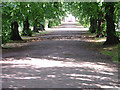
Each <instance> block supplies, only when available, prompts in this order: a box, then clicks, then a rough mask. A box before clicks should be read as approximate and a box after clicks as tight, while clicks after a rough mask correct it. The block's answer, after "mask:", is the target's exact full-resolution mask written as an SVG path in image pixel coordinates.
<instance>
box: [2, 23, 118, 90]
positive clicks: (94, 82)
mask: <svg viewBox="0 0 120 90" xmlns="http://www.w3.org/2000/svg"><path fill="white" fill-rule="evenodd" d="M69 28H71V30H70V29H69ZM75 28H76V30H75ZM54 29H56V30H55V31H54V32H53V33H51V34H49V35H46V36H44V37H48V38H51V39H52V40H49V39H48V40H45V41H40V42H31V43H29V44H28V45H27V46H23V47H21V48H14V49H8V51H7V52H3V61H0V63H2V83H3V84H2V86H3V88H117V87H118V70H117V64H115V63H113V62H111V58H110V57H108V56H104V55H101V54H100V53H98V52H97V51H93V50H88V49H87V48H86V44H87V40H85V39H82V37H84V36H83V35H82V34H83V33H86V31H85V30H88V29H87V28H83V27H82V26H79V25H78V24H63V25H61V27H59V28H53V30H54ZM72 29H74V30H72ZM51 30H52V29H51ZM81 30H83V31H81ZM53 38H55V39H53ZM3 51H4V50H3Z"/></svg>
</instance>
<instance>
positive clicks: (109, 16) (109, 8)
mask: <svg viewBox="0 0 120 90" xmlns="http://www.w3.org/2000/svg"><path fill="white" fill-rule="evenodd" d="M105 10H106V15H105V19H106V22H107V30H106V32H107V39H106V42H105V43H104V45H114V44H118V43H119V42H120V41H119V38H118V37H117V36H116V34H115V24H114V18H113V15H114V10H115V8H114V3H111V2H107V3H106V6H105Z"/></svg>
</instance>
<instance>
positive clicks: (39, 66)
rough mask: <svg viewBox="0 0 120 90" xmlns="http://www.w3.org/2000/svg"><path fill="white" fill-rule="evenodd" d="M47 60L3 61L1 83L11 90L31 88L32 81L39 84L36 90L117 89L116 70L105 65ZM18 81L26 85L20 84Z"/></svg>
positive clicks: (9, 59) (66, 60)
mask: <svg viewBox="0 0 120 90" xmlns="http://www.w3.org/2000/svg"><path fill="white" fill-rule="evenodd" d="M48 57H50V59H46V58H42V59H40V58H31V57H26V58H21V59H19V60H17V59H15V58H6V59H3V61H0V63H1V64H2V69H3V75H2V78H3V82H4V81H6V80H7V82H6V83H9V84H10V83H11V84H12V86H10V85H9V86H8V87H11V88H13V87H15V86H16V83H17V84H19V86H22V87H30V88H31V87H32V86H30V84H31V83H32V81H35V82H37V85H38V84H41V85H38V86H37V85H36V88H39V87H52V88H54V87H59V86H62V87H63V88H64V87H91V88H92V87H96V88H106V87H107V88H113V87H117V86H116V84H117V81H118V80H117V76H118V75H117V70H116V69H115V68H111V67H109V66H107V65H106V63H103V62H102V63H101V62H97V63H93V62H85V61H80V62H73V61H74V59H73V61H72V58H60V57H52V56H48ZM52 58H53V59H52ZM63 59H64V60H63ZM8 80H9V81H8ZM18 80H25V81H24V82H23V81H21V83H19V82H18ZM41 81H42V82H41ZM22 82H23V83H22ZM48 83H49V85H48ZM23 84H24V85H23ZM42 85H43V86H42ZM3 86H4V85H3Z"/></svg>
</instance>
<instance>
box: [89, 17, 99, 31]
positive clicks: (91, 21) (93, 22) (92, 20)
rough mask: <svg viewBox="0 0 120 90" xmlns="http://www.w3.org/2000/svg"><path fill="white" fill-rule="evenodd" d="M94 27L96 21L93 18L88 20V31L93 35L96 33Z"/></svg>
mask: <svg viewBox="0 0 120 90" xmlns="http://www.w3.org/2000/svg"><path fill="white" fill-rule="evenodd" d="M96 27H97V19H95V18H92V17H91V18H90V28H89V31H90V32H91V33H95V32H96Z"/></svg>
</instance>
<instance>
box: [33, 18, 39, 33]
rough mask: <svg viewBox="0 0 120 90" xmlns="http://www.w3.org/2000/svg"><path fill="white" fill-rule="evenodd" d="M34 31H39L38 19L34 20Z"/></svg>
mask: <svg viewBox="0 0 120 90" xmlns="http://www.w3.org/2000/svg"><path fill="white" fill-rule="evenodd" d="M33 31H34V32H38V29H37V19H35V20H34V26H33Z"/></svg>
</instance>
